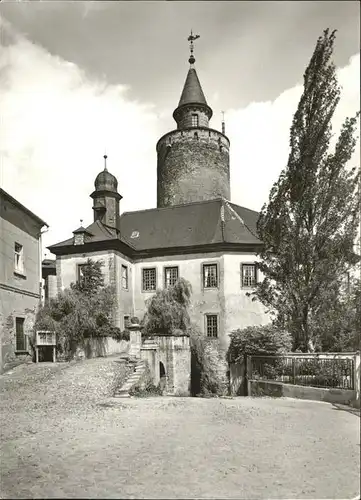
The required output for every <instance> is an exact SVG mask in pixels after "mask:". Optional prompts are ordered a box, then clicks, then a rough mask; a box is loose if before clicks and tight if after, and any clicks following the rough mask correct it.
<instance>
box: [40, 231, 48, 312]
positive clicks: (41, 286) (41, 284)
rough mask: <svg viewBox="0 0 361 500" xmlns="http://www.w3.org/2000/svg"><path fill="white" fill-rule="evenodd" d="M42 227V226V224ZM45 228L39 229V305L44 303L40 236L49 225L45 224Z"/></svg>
mask: <svg viewBox="0 0 361 500" xmlns="http://www.w3.org/2000/svg"><path fill="white" fill-rule="evenodd" d="M43 227H44V226H43ZM46 228H47V229H45V230H44V231H42V230H41V229H40V233H39V250H38V252H39V274H40V281H39V291H40V300H39V303H40V304H41V305H44V304H43V300H42V292H43V273H42V267H43V248H42V241H43V240H42V236H43V234H44V233H47V232H48V231H49V226H46Z"/></svg>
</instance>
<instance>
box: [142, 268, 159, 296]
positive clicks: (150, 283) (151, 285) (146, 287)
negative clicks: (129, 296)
mask: <svg viewBox="0 0 361 500" xmlns="http://www.w3.org/2000/svg"><path fill="white" fill-rule="evenodd" d="M156 287H157V272H156V269H155V267H152V268H149V269H143V292H155V290H156Z"/></svg>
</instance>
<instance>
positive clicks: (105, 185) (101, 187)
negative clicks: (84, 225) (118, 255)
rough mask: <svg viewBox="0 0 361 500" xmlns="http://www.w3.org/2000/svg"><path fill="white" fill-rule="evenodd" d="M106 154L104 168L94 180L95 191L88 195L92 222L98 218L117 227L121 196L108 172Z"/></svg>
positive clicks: (105, 223)
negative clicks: (91, 203) (92, 216)
mask: <svg viewBox="0 0 361 500" xmlns="http://www.w3.org/2000/svg"><path fill="white" fill-rule="evenodd" d="M107 158H108V157H107V155H104V170H103V171H102V172H100V173H99V174H98V175H97V177H96V179H95V182H94V187H95V191H94V192H93V193H92V194H91V195H90V196H91V198H93V200H94V201H93V211H94V222H95V221H97V220H99V221H100V222H102V223H103V224H104V225H106V226H109V227H112V228H114V229H117V228H118V220H119V201H120V200H121V199H122V196H121V195H120V194H119V193H118V181H117V179H116V177H115V176H114V175H112V174H111V173H110V172H108V169H107Z"/></svg>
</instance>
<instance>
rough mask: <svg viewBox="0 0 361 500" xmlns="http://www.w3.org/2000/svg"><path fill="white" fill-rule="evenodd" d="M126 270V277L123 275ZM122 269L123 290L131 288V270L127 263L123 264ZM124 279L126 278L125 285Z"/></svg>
mask: <svg viewBox="0 0 361 500" xmlns="http://www.w3.org/2000/svg"><path fill="white" fill-rule="evenodd" d="M124 270H125V277H124V276H123V271H124ZM121 271H122V274H121V277H122V290H129V270H128V266H126V265H125V264H122V267H121ZM124 279H125V286H124Z"/></svg>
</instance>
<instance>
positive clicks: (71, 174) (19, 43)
mask: <svg viewBox="0 0 361 500" xmlns="http://www.w3.org/2000/svg"><path fill="white" fill-rule="evenodd" d="M6 29H8V27H6ZM8 39H9V40H10V44H9V45H8V46H7V47H4V48H3V50H2V51H1V53H0V78H1V86H2V93H1V96H0V110H1V122H0V127H1V131H0V137H1V139H0V185H1V186H2V187H3V188H4V189H5V190H6V191H8V192H9V193H10V194H11V195H12V196H14V197H15V198H17V199H18V200H19V201H20V202H21V203H23V204H25V205H26V206H27V207H28V208H29V209H30V210H32V211H34V212H35V213H36V214H37V215H38V216H39V217H41V218H43V219H45V220H46V222H48V224H50V226H51V227H50V230H49V232H48V233H47V234H46V235H45V238H44V244H45V245H46V246H48V245H50V244H53V243H56V242H58V241H61V240H63V239H66V238H68V237H69V236H71V233H72V231H73V230H74V229H75V228H76V227H77V226H78V225H79V220H80V219H84V224H89V223H91V222H92V220H93V214H92V209H91V206H92V200H91V199H90V197H89V195H90V193H91V192H92V190H93V183H94V179H95V177H96V175H97V174H98V172H99V171H100V170H102V168H103V159H102V156H103V154H104V152H105V151H106V153H107V154H108V157H109V158H108V168H109V170H110V172H112V173H113V174H114V175H116V177H117V178H118V183H119V192H120V193H121V194H122V195H123V196H124V198H123V200H122V201H121V210H122V211H128V210H137V209H142V208H151V207H155V206H156V165H157V159H156V151H155V145H156V142H157V140H158V139H159V137H160V136H161V135H163V133H165V132H166V131H167V126H168V124H169V123H170V122H171V112H170V114H169V116H164V114H163V112H162V111H159V110H157V109H155V108H154V107H153V106H152V105H151V104H144V103H140V102H133V101H131V100H130V99H129V98H128V97H127V86H126V85H107V84H106V83H105V82H100V81H95V80H94V79H92V78H90V77H89V76H88V75H87V74H85V73H84V72H83V71H82V70H81V69H80V68H79V67H78V66H76V65H75V64H74V63H72V62H71V61H64V60H62V59H60V58H58V57H56V56H52V55H50V54H49V53H48V52H47V51H46V50H45V49H43V48H41V47H38V46H36V45H34V44H32V43H31V42H29V41H28V40H26V39H25V38H24V37H22V36H21V35H19V34H17V33H14V32H12V33H10V35H9V36H8ZM359 66H360V61H359V56H358V55H357V56H353V57H352V58H351V59H350V62H349V64H348V65H347V66H346V67H345V68H342V69H340V70H339V72H338V74H339V81H340V83H341V85H342V86H343V93H342V100H341V102H340V104H339V107H338V110H337V112H336V115H335V120H334V125H335V126H334V130H335V132H336V131H338V129H339V128H340V125H341V123H342V122H343V120H344V118H345V116H353V115H354V113H355V111H356V110H358V109H359V107H360V102H359V101H360V96H359V86H360V77H359V74H360V71H359V70H360V67H359ZM123 80H124V81H126V80H127V73H126V68H125V70H124V76H123ZM301 90H302V89H301V86H297V87H294V88H292V89H289V90H286V91H285V92H283V93H282V94H281V95H280V96H279V97H278V98H277V99H276V100H275V101H273V102H258V103H251V104H250V105H249V106H247V107H246V108H244V109H240V110H228V111H227V112H226V133H227V135H228V136H229V138H230V140H231V182H232V186H231V188H232V201H234V202H235V203H239V204H241V205H243V206H247V207H249V208H253V209H256V210H257V209H259V208H260V207H261V206H262V204H263V203H264V202H265V201H267V199H268V192H269V189H270V188H271V186H272V184H273V182H274V181H275V180H277V177H278V175H279V173H280V171H281V170H282V168H283V167H284V166H285V164H286V162H287V156H288V141H289V128H290V125H291V120H292V116H293V113H294V111H295V110H296V107H297V103H298V100H299V97H300V94H301ZM214 98H215V100H217V99H216V98H217V96H214ZM210 105H212V102H211V101H210ZM157 112H158V114H157ZM359 161H360V159H359V152H358V155H357V153H356V154H355V162H358V164H359Z"/></svg>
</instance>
